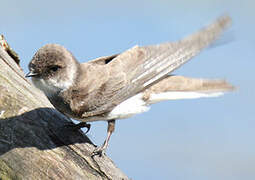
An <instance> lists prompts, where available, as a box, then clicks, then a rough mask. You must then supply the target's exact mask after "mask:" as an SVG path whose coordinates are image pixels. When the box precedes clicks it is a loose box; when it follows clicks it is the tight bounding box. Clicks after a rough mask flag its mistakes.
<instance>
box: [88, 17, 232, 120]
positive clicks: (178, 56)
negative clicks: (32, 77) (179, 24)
mask: <svg viewBox="0 0 255 180" xmlns="http://www.w3.org/2000/svg"><path fill="white" fill-rule="evenodd" d="M230 23H231V19H230V17H228V16H221V17H219V18H218V19H217V20H216V21H215V22H213V23H212V24H210V25H209V26H207V27H205V28H203V29H201V30H200V31H198V32H196V33H194V34H191V35H190V36H188V37H186V38H184V39H182V40H180V41H177V42H170V43H163V44H159V45H152V46H143V47H138V46H135V47H133V48H131V49H129V50H127V51H125V52H123V53H121V54H120V55H118V56H116V57H115V58H113V59H112V60H111V61H110V62H109V63H108V64H106V68H109V69H110V74H111V75H110V76H111V78H110V79H114V78H118V76H120V75H121V76H123V74H124V77H123V78H125V82H126V83H123V84H122V85H123V86H122V87H119V88H118V91H117V92H116V93H115V94H114V95H113V96H112V97H111V98H110V99H108V100H107V102H105V105H103V106H101V107H100V108H99V109H97V110H95V112H90V114H88V113H85V114H84V117H86V116H89V115H91V114H93V115H96V114H100V113H105V112H109V111H110V110H111V109H112V108H113V107H115V106H116V105H118V104H119V103H121V102H123V101H124V100H126V99H128V98H130V97H132V96H134V95H135V94H137V93H139V92H141V91H143V90H144V89H146V88H148V87H150V86H151V85H153V84H155V83H156V82H158V81H159V80H161V79H163V78H165V77H166V76H167V75H168V74H169V73H171V72H173V71H174V70H175V69H177V68H179V67H180V66H181V65H183V64H184V63H186V62H187V61H188V60H190V59H191V58H192V57H194V56H195V55H197V54H198V53H199V52H200V51H201V50H202V49H204V48H205V47H207V46H208V45H210V44H211V43H212V42H213V41H214V40H215V39H216V38H218V37H219V36H220V34H221V33H222V32H223V30H224V29H225V28H226V27H228V26H229V24H230ZM110 87H111V86H110ZM106 91H107V90H106ZM109 91H111V90H110V89H109Z"/></svg>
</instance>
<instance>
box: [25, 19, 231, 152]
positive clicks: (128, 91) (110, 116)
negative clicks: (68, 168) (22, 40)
mask: <svg viewBox="0 0 255 180" xmlns="http://www.w3.org/2000/svg"><path fill="white" fill-rule="evenodd" d="M230 21H231V20H230V18H229V17H228V16H222V17H220V18H218V19H217V20H216V21H215V22H214V23H212V24H211V25H209V26H207V27H205V28H204V29H202V30H200V31H198V32H197V33H194V34H192V35H190V36H188V37H186V38H184V39H182V40H180V41H177V42H171V43H163V44H159V45H152V46H143V47H139V46H135V47H133V48H131V49H129V50H127V51H125V52H123V53H121V54H116V55H112V56H108V57H101V58H97V59H95V60H92V61H89V62H87V63H82V64H80V63H78V61H77V60H76V59H75V57H74V56H73V55H72V54H71V53H70V52H69V51H68V50H66V49H65V48H64V47H62V46H60V45H57V44H48V45H45V46H43V47H42V48H40V49H39V50H38V51H37V53H36V54H35V56H34V57H33V59H32V60H31V62H30V64H29V69H30V74H28V76H31V77H32V81H33V83H34V84H35V86H37V87H38V88H40V89H41V90H42V91H44V93H45V94H46V96H47V97H48V98H49V100H50V101H51V103H52V104H53V105H54V106H55V107H56V109H58V110H59V111H61V112H62V113H64V114H66V115H67V116H69V117H72V118H75V119H78V120H80V121H84V122H88V121H96V120H107V121H108V122H109V123H108V125H109V128H108V136H107V139H106V141H105V143H104V145H103V146H102V147H101V148H99V149H97V151H96V152H99V153H100V154H101V153H102V152H103V150H104V149H105V148H106V146H107V144H108V140H109V138H110V135H111V133H112V131H113V130H114V122H115V119H116V118H117V119H119V118H127V117H129V116H131V115H134V114H137V113H140V112H145V111H146V110H148V107H147V106H148V105H150V104H151V103H154V102H158V101H161V100H168V99H171V98H166V97H165V96H167V95H168V94H164V93H171V92H195V93H196V94H195V95H196V97H200V95H199V93H202V94H203V93H208V94H210V93H213V92H224V91H229V90H232V89H233V87H232V86H231V85H229V84H228V83H226V82H225V81H222V80H203V79H193V78H186V77H182V76H170V75H169V73H171V72H172V71H174V70H175V69H177V68H179V67H180V66H181V65H183V64H184V63H186V62H187V61H188V60H190V59H191V58H192V57H194V56H195V55H197V54H198V53H199V52H200V51H201V50H202V49H204V48H205V47H207V46H208V45H210V44H211V43H212V42H213V41H214V40H215V39H216V38H217V37H219V36H220V34H221V33H222V31H223V30H224V29H225V28H226V27H227V26H228V25H229V24H230ZM159 94H160V95H163V96H161V97H160V98H158V96H157V95H159ZM192 95H193V94H192V93H191V94H190V95H189V96H192ZM201 97H205V96H201ZM208 97H209V96H208ZM133 101H134V102H137V103H138V104H139V103H140V104H139V106H138V105H137V107H134V108H133V109H132V107H130V103H131V104H132V103H133ZM127 105H128V106H127ZM132 105H134V106H136V103H133V104H132ZM125 108H127V112H125ZM136 108H137V109H136ZM123 110H124V111H123Z"/></svg>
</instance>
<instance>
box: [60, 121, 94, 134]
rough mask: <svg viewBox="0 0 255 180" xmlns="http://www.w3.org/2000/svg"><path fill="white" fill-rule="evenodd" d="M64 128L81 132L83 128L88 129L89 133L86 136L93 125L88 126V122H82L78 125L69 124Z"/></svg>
mask: <svg viewBox="0 0 255 180" xmlns="http://www.w3.org/2000/svg"><path fill="white" fill-rule="evenodd" d="M64 127H65V128H71V129H73V130H79V129H81V128H87V131H86V132H85V134H86V133H88V132H89V130H90V127H91V125H90V124H88V123H86V122H80V123H78V124H74V123H72V124H67V125H64Z"/></svg>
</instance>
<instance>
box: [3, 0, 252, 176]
mask: <svg viewBox="0 0 255 180" xmlns="http://www.w3.org/2000/svg"><path fill="white" fill-rule="evenodd" d="M0 4H1V23H0V34H4V35H5V37H6V39H7V41H8V42H9V44H10V45H11V47H12V48H13V49H14V50H16V51H17V53H18V54H19V56H20V58H21V66H22V68H23V69H24V71H25V72H28V69H27V64H28V63H29V61H30V59H31V58H32V56H33V55H34V53H35V52H36V51H37V50H38V48H40V47H41V46H43V45H45V44H46V43H59V44H61V45H63V46H65V47H66V48H67V49H69V50H70V51H71V52H72V53H73V54H74V55H75V56H76V57H77V59H78V60H79V61H80V62H85V61H87V60H89V59H93V58H96V57H99V56H105V55H111V54H114V53H119V52H122V51H124V50H126V49H128V48H131V47H132V46H134V45H136V44H138V45H149V44H156V43H161V42H166V41H174V40H178V39H180V38H182V37H184V36H186V35H188V34H190V33H192V32H194V31H196V30H198V29H199V28H201V27H202V26H204V25H206V24H209V23H210V22H211V21H213V20H214V19H215V18H217V17H218V16H220V15H222V14H225V13H227V14H229V15H230V16H231V17H232V18H233V25H232V27H231V28H230V30H228V31H227V32H226V33H225V34H224V35H223V37H222V41H223V42H224V41H225V39H229V37H230V39H232V40H230V42H227V43H221V42H220V41H221V40H220V41H219V43H218V44H220V45H216V46H213V48H209V49H207V50H205V51H203V52H202V53H201V54H200V55H199V56H197V57H195V58H194V59H193V60H192V61H190V62H189V63H187V64H185V65H184V66H183V67H182V68H180V69H178V70H177V71H175V74H179V75H185V76H191V77H204V78H223V79H226V80H228V81H229V82H230V83H232V84H234V85H235V86H237V87H238V89H237V91H236V92H233V93H227V94H226V95H225V96H222V97H219V98H211V99H197V100H180V101H168V102H162V103H160V104H156V105H153V106H152V109H151V110H150V111H149V112H147V113H144V114H141V115H137V116H135V117H133V118H130V119H126V120H120V121H117V124H116V132H115V133H114V135H113V136H112V139H111V141H110V146H109V149H108V151H107V154H108V156H110V157H111V158H112V159H113V161H114V162H115V163H116V165H117V166H118V167H119V168H120V169H122V171H124V172H125V173H126V174H127V175H128V176H129V177H130V178H132V179H147V180H150V179H151V180H154V179H163V180H164V179H178V180H179V179H180V180H181V179H189V180H193V179H194V180H200V179H201V180H202V179H203V180H204V179H207V180H210V179H212V180H215V179H217V180H221V179H224V180H225V179H228V180H237V179H242V180H243V179H245V180H249V179H254V178H255V142H254V138H255V132H254V128H255V117H254V114H255V113H254V107H255V103H254V100H255V85H254V75H255V73H254V69H255V60H254V58H255V49H254V48H255V36H254V32H255V24H254V18H255V11H254V5H255V3H254V1H253V0H242V1H233V0H189V1H186V0H169V1H167V0H140V1H137V0H128V1H127V0H126V1H117V0H108V1H100V0H94V1H88V0H74V1H67V0H61V1H59V0H56V1H51V0H44V1H34V0H26V1H19V0H8V1H3V0H1V3H0ZM227 41H228V40H227ZM216 44H217V43H216ZM106 127H107V123H105V122H95V123H93V124H92V129H91V130H90V132H89V134H88V136H89V137H90V139H92V141H93V142H94V143H95V144H98V145H100V144H101V143H102V142H103V140H104V138H105V135H106Z"/></svg>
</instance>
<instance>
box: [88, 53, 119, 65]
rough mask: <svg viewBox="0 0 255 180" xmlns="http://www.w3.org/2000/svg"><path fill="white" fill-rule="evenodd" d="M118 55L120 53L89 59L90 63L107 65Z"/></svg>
mask: <svg viewBox="0 0 255 180" xmlns="http://www.w3.org/2000/svg"><path fill="white" fill-rule="evenodd" d="M118 55H119V54H114V55H111V56H103V57H99V58H96V59H93V60H91V61H89V62H88V63H91V64H98V65H106V64H108V63H109V62H111V61H112V60H113V59H114V58H116V57H117V56H118Z"/></svg>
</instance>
